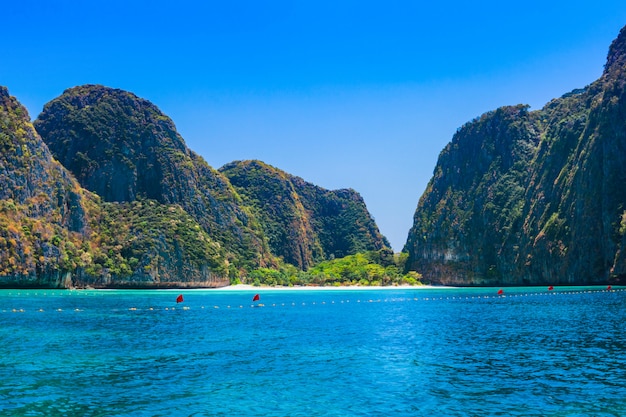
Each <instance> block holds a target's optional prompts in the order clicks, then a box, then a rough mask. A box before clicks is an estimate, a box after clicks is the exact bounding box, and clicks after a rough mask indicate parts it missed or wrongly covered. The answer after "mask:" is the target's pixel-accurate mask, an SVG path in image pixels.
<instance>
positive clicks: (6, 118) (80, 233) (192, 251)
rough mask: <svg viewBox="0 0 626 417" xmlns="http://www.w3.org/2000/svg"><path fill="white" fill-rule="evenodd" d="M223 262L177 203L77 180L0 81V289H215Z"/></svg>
mask: <svg viewBox="0 0 626 417" xmlns="http://www.w3.org/2000/svg"><path fill="white" fill-rule="evenodd" d="M226 267H227V263H226V260H225V259H224V257H223V255H222V253H221V251H220V248H219V245H218V244H217V243H215V242H213V241H212V240H211V238H210V237H209V236H208V235H207V233H206V232H203V231H202V229H201V227H200V225H199V224H198V223H197V222H195V221H194V220H193V219H192V218H191V217H190V216H189V215H188V214H187V213H185V212H184V211H183V210H182V209H181V208H180V207H179V206H175V205H163V204H157V203H155V202H154V201H147V202H144V203H142V202H133V203H107V202H102V201H101V199H100V198H99V197H98V196H96V195H95V194H92V193H90V192H89V191H86V190H84V189H83V188H81V187H80V185H79V184H78V182H77V181H76V180H75V179H74V178H73V176H72V175H71V174H70V173H69V172H68V171H67V170H66V169H65V168H64V167H63V166H61V164H59V163H58V162H57V161H56V160H55V159H54V158H53V157H52V155H51V153H50V151H49V149H48V147H47V146H46V144H45V143H44V142H43V140H42V139H41V138H40V136H39V135H38V134H37V132H36V131H35V129H34V128H33V126H32V124H31V123H30V118H29V116H28V113H27V111H26V109H25V108H24V107H23V106H21V105H20V104H19V103H18V102H17V100H16V99H15V98H14V97H12V96H10V95H9V94H8V91H7V89H6V88H5V87H0V287H37V288H42V287H43V288H69V287H88V286H89V287H97V288H107V287H113V288H119V287H134V288H155V287H159V288H160V287H188V286H191V287H214V286H223V285H227V284H228V277H227V273H226Z"/></svg>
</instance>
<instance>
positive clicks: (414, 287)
mask: <svg viewBox="0 0 626 417" xmlns="http://www.w3.org/2000/svg"><path fill="white" fill-rule="evenodd" d="M446 288H454V287H446V286H434V285H397V286H391V285H387V286H360V285H340V286H319V287H316V286H312V285H311V286H308V285H294V286H292V287H284V286H276V287H271V286H259V287H256V286H254V285H249V284H237V285H229V286H227V287H221V288H211V290H215V291H347V290H350V291H352V290H358V291H368V290H377V291H378V290H432V289H446Z"/></svg>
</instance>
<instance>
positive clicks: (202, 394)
mask: <svg viewBox="0 0 626 417" xmlns="http://www.w3.org/2000/svg"><path fill="white" fill-rule="evenodd" d="M259 293H260V300H259V301H255V302H253V301H252V298H253V295H254V294H255V293H254V292H250V291H220V290H194V291H184V290H183V291H89V290H84V291H52V290H48V291H43V290H28V291H26V290H3V291H0V323H1V325H0V415H2V416H390V415H394V416H433V415H442V416H624V415H626V291H624V290H623V289H621V288H616V289H613V290H612V291H607V290H606V289H605V288H599V287H595V288H593V287H590V288H559V287H557V288H555V289H554V290H552V291H548V289H547V288H506V289H505V290H504V294H502V295H498V294H497V289H496V288H481V289H455V288H451V289H420V290H414V289H393V290H388V289H386V290H334V291H322V290H319V291H318V290H310V291H295V290H294V291H291V290H277V291H271V290H270V291H262V292H259ZM179 294H182V295H183V297H184V301H183V302H182V303H176V298H177V296H178V295H179Z"/></svg>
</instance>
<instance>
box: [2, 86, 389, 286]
mask: <svg viewBox="0 0 626 417" xmlns="http://www.w3.org/2000/svg"><path fill="white" fill-rule="evenodd" d="M34 125H35V127H36V128H37V131H36V130H35V128H34V127H33V124H31V122H30V119H29V116H28V114H27V112H26V110H25V109H24V107H23V106H21V105H20V104H19V103H18V102H17V100H16V99H15V98H14V97H11V96H9V94H8V91H7V90H6V88H1V89H0V148H1V149H0V150H1V154H0V157H1V159H0V197H2V199H1V200H0V286H4V287H10V286H12V287H16V286H17V287H53V288H67V287H87V286H90V287H96V288H120V287H124V288H162V287H185V286H190V287H214V286H223V285H227V284H228V283H229V282H238V281H241V280H252V281H254V282H264V283H267V284H272V283H274V284H276V283H278V282H281V283H289V282H291V283H301V282H309V281H311V278H307V277H306V276H305V275H302V271H301V270H302V269H307V268H309V267H311V266H312V265H313V264H314V263H316V262H319V261H322V260H325V259H332V258H334V257H341V256H344V255H353V254H356V253H357V252H359V251H364V250H377V249H382V248H386V247H388V244H387V242H386V240H385V238H384V237H382V236H381V235H380V233H379V232H378V228H377V227H376V225H375V223H374V221H373V219H372V218H371V216H370V215H369V213H368V212H367V209H366V208H365V204H364V202H363V200H362V199H361V197H360V196H359V195H358V194H357V193H356V192H354V191H352V190H339V191H328V190H324V189H321V188H319V187H316V186H314V185H312V184H309V183H306V182H304V181H303V180H301V179H299V178H296V177H292V176H290V175H288V174H286V173H284V172H282V171H279V170H277V169H275V168H271V167H269V166H267V165H265V164H263V163H261V162H255V163H252V164H247V163H241V164H240V163H236V164H231V165H230V168H231V169H229V170H227V172H228V173H229V175H231V176H232V177H233V179H234V180H235V182H236V183H237V185H236V186H234V185H233V184H231V181H230V180H229V178H227V176H225V175H224V174H223V173H221V172H219V171H216V170H214V169H213V168H211V167H210V166H209V165H208V164H207V163H206V162H205V161H204V160H203V159H202V158H200V157H199V156H198V155H196V154H195V153H193V152H192V151H190V150H189V149H188V148H187V147H186V145H185V143H184V141H183V139H182V138H181V137H180V135H179V134H178V133H177V132H176V129H175V126H174V124H173V122H172V121H171V120H170V119H169V118H168V117H167V116H165V115H163V114H162V113H161V112H160V111H159V110H158V109H157V108H156V107H155V106H154V105H153V104H151V103H149V102H148V101H145V100H142V99H140V98H138V97H136V96H135V95H133V94H131V93H128V92H125V91H122V90H117V89H111V88H107V87H103V86H98V85H86V86H80V87H75V88H71V89H68V90H66V91H65V92H64V93H63V94H62V95H61V96H60V97H59V98H57V99H55V100H53V101H51V102H50V103H48V104H47V105H46V106H45V108H44V111H43V112H42V114H41V115H40V116H39V118H38V119H37V120H36V121H35V123H34ZM40 135H41V137H40ZM42 137H43V139H44V140H42ZM44 141H45V142H47V145H46V143H44ZM53 155H54V157H53ZM55 158H58V159H59V160H60V161H61V162H62V164H63V165H64V166H63V165H61V164H60V163H59V162H57V160H56V159H55ZM66 167H67V168H69V170H70V171H71V173H70V172H68V170H67V169H66ZM249 168H252V169H249ZM75 178H76V179H75ZM77 180H78V181H77ZM83 187H84V188H83ZM270 249H271V250H270ZM390 271H391V270H390ZM248 275H250V276H248ZM370 275H371V273H370ZM386 276H389V277H390V276H391V275H390V274H387V275H386ZM284 277H288V278H287V279H286V281H285V280H283V278H284ZM388 281H389V282H392V281H393V282H396V281H398V279H397V278H396V277H393V278H392V277H390V278H388ZM398 282H399V281H398Z"/></svg>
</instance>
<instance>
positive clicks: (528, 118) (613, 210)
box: [404, 28, 626, 285]
mask: <svg viewBox="0 0 626 417" xmlns="http://www.w3.org/2000/svg"><path fill="white" fill-rule="evenodd" d="M625 70H626V28H625V29H622V31H621V33H620V35H619V37H618V38H617V39H616V40H615V41H614V42H613V44H612V45H611V47H610V50H609V54H608V59H607V64H606V66H605V71H604V73H603V75H602V77H601V78H600V79H599V80H597V81H596V82H594V83H593V84H591V85H590V86H588V87H586V88H585V89H582V90H575V91H573V92H571V93H569V94H566V95H564V96H563V97H561V98H559V99H556V100H553V101H552V102H550V103H548V104H547V105H546V106H545V107H544V108H543V109H541V110H539V111H535V112H528V111H527V107H526V106H514V107H503V108H500V109H498V110H496V111H494V112H489V113H487V114H485V115H483V116H481V117H480V118H478V119H476V120H474V121H472V122H470V123H468V124H466V125H465V126H463V127H462V128H461V129H460V130H459V131H458V132H457V133H456V134H455V135H454V137H453V139H452V141H451V142H450V144H448V146H446V148H445V149H444V150H443V151H442V153H441V155H440V157H439V161H438V163H437V167H436V168H435V172H434V176H433V178H432V179H431V181H430V183H429V185H428V188H427V190H426V192H425V193H424V195H423V196H422V198H421V199H420V202H419V204H418V207H417V210H416V212H415V217H414V224H413V227H412V228H411V231H410V232H409V237H408V240H407V243H406V245H405V248H404V250H405V251H406V252H408V253H409V261H408V263H407V265H408V266H409V268H410V269H414V270H417V271H419V272H421V273H423V275H424V277H425V278H426V279H427V280H430V281H431V282H433V283H441V284H454V285H468V284H469V285H527V284H598V283H606V282H615V281H617V282H621V281H624V280H625V279H626V274H625V273H626V263H625V262H626V259H625V258H626V257H625V255H624V245H625V244H626V237H625V234H626V170H624V166H626V93H625V90H626V89H625V85H626V73H625Z"/></svg>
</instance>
